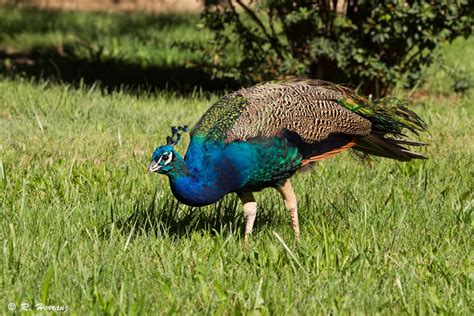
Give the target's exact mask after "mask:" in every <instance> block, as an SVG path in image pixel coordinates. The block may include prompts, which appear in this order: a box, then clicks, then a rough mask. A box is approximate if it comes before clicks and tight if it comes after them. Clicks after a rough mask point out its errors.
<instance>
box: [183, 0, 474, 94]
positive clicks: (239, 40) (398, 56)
mask: <svg viewBox="0 0 474 316" xmlns="http://www.w3.org/2000/svg"><path fill="white" fill-rule="evenodd" d="M201 20H202V24H201V27H203V28H207V29H209V30H211V32H212V34H213V37H212V39H211V40H209V41H208V42H206V43H205V44H200V45H197V46H196V45H194V46H193V47H192V48H193V49H199V50H200V51H201V52H202V53H203V59H202V62H201V65H200V66H204V67H205V68H206V69H207V71H210V72H212V74H213V76H215V77H217V78H224V77H230V78H233V79H236V80H238V81H240V82H242V83H246V84H251V83H255V82H260V81H264V80H272V79H280V78H285V77H289V76H309V77H313V78H319V79H325V80H329V81H334V82H339V83H345V84H351V85H353V86H356V87H359V88H360V89H361V90H362V92H364V93H372V94H374V95H375V96H380V95H384V94H386V93H388V92H389V91H390V89H391V88H392V87H393V86H394V85H395V83H396V82H399V81H400V80H403V82H405V85H406V86H407V87H412V86H413V85H415V84H416V83H417V81H418V80H419V79H420V73H421V70H422V69H423V68H425V67H427V66H428V65H430V64H431V63H432V62H433V51H434V49H435V48H436V47H437V46H438V45H439V44H441V43H443V42H447V41H452V40H453V39H454V38H456V37H458V36H465V37H468V36H469V35H471V33H472V29H473V23H472V22H473V3H472V1H468V0H460V1H451V0H432V1H424V0H419V1H402V0H398V1H397V0H395V1H382V0H375V1H357V0H349V1H341V0H332V1H330V0H319V1H314V0H296V1H295V0H260V1H250V2H249V1H242V0H228V1H212V0H211V1H207V6H206V8H205V9H204V11H203V12H202V15H201ZM188 47H189V46H188Z"/></svg>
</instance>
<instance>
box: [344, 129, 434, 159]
mask: <svg viewBox="0 0 474 316" xmlns="http://www.w3.org/2000/svg"><path fill="white" fill-rule="evenodd" d="M401 144H404V145H411V146H424V145H425V144H424V143H422V142H417V141H411V140H406V139H394V138H388V137H385V136H382V135H377V134H370V135H368V136H365V137H360V138H359V139H358V140H357V145H356V146H354V147H353V149H354V150H357V151H361V152H363V153H366V154H370V155H375V156H380V157H385V158H391V159H396V160H400V161H409V160H412V159H428V158H427V157H425V156H423V155H422V154H419V153H416V152H413V151H410V150H408V149H407V148H405V147H403V146H401Z"/></svg>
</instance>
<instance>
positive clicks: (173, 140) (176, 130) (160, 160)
mask: <svg viewBox="0 0 474 316" xmlns="http://www.w3.org/2000/svg"><path fill="white" fill-rule="evenodd" d="M187 130H188V127H187V126H183V127H181V126H178V127H175V126H173V127H172V128H171V132H172V136H168V137H166V143H167V144H166V145H163V146H160V147H158V148H156V149H155V151H154V152H153V155H152V156H151V162H150V165H149V166H148V172H158V173H162V174H170V173H171V172H173V170H174V169H175V167H176V165H177V162H179V161H181V160H182V158H181V156H180V155H179V153H178V152H177V151H176V150H175V149H174V147H173V146H174V145H177V144H178V142H179V140H180V139H181V133H180V132H186V131H187ZM178 165H179V163H178Z"/></svg>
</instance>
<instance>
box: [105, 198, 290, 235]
mask: <svg viewBox="0 0 474 316" xmlns="http://www.w3.org/2000/svg"><path fill="white" fill-rule="evenodd" d="M280 206H281V205H279V204H278V205H277V207H280ZM280 215H281V214H279V213H278V212H275V210H274V208H273V203H270V204H269V205H261V206H259V211H258V216H257V218H256V220H255V223H254V230H255V231H259V230H260V229H261V228H262V227H263V226H276V225H281V224H282V223H283V222H286V221H287V218H286V217H285V218H283V217H282V216H280ZM112 223H113V224H114V225H115V227H117V228H118V229H119V230H120V231H121V232H122V234H124V235H125V236H128V235H130V234H132V235H136V234H139V233H140V232H142V233H143V232H144V233H145V234H157V235H165V236H169V237H171V238H174V237H178V238H179V237H184V236H190V235H191V234H192V233H193V232H198V233H206V234H209V235H211V236H214V235H221V234H223V235H229V234H235V233H236V234H239V235H243V228H244V225H245V218H244V216H243V211H242V205H241V203H240V201H239V199H238V198H237V196H236V195H230V196H227V197H225V198H224V199H222V200H220V201H219V202H217V203H215V204H213V205H211V206H208V207H203V208H199V207H189V206H186V205H184V204H181V203H179V202H178V201H176V200H175V199H174V198H173V197H168V198H164V199H162V200H161V201H160V202H159V204H158V203H157V200H156V199H155V198H154V199H153V200H152V201H149V202H143V201H141V200H137V201H136V202H135V204H134V207H133V210H132V213H131V214H130V215H129V216H127V217H124V218H114V216H113V214H112V215H111V218H110V219H109V220H108V221H107V222H106V223H105V224H104V225H103V226H102V228H101V232H102V234H103V236H107V235H108V233H109V231H110V225H111V224H112Z"/></svg>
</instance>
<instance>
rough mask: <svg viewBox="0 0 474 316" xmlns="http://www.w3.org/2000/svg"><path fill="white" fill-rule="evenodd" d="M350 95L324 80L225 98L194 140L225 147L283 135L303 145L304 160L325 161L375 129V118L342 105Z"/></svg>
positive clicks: (210, 112)
mask: <svg viewBox="0 0 474 316" xmlns="http://www.w3.org/2000/svg"><path fill="white" fill-rule="evenodd" d="M350 95H351V92H350V90H348V89H345V88H342V87H339V86H336V85H333V84H330V83H327V82H324V81H318V80H289V81H284V82H275V83H265V84H260V85H257V86H254V87H252V88H247V89H241V90H239V91H236V92H234V93H232V94H230V95H227V96H225V97H224V98H222V99H221V100H219V101H218V102H217V103H216V104H214V105H213V106H212V107H211V108H210V109H209V110H208V111H207V112H206V113H205V114H204V115H203V117H202V118H201V119H200V120H199V122H198V123H197V124H196V126H195V127H194V128H193V130H192V136H194V135H199V136H201V137H203V138H205V139H207V140H211V141H224V142H225V143H231V142H234V141H245V140H250V139H254V138H256V137H259V138H261V137H263V138H266V137H275V136H282V137H286V138H288V139H291V140H293V141H295V142H296V143H298V147H300V152H301V154H302V156H303V159H306V160H308V159H312V160H311V161H313V160H319V159H322V158H326V157H329V156H331V155H333V154H335V153H338V152H340V151H342V150H344V149H347V148H350V147H351V146H353V145H355V143H353V142H352V140H353V138H354V137H356V136H366V135H368V134H369V133H370V131H371V122H370V120H368V119H367V118H365V117H363V116H361V115H359V114H357V113H354V112H352V111H351V110H349V109H347V108H346V107H344V106H342V105H341V104H340V103H339V101H340V100H344V99H346V98H348V97H349V96H350ZM315 157H316V158H315ZM308 161H309V160H308ZM303 164H305V161H303Z"/></svg>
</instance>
